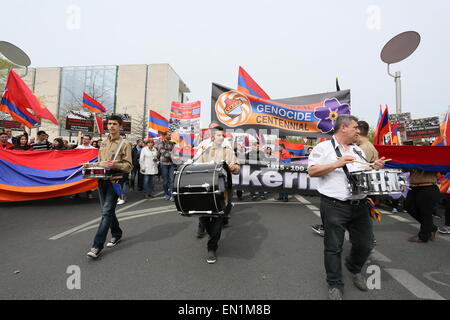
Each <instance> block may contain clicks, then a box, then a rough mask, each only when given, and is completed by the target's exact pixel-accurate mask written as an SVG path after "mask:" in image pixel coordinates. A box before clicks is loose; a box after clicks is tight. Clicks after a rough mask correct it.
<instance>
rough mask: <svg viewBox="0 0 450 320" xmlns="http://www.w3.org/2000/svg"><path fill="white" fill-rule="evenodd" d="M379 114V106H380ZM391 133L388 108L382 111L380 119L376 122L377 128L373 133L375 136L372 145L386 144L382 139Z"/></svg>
mask: <svg viewBox="0 0 450 320" xmlns="http://www.w3.org/2000/svg"><path fill="white" fill-rule="evenodd" d="M380 114H381V106H380ZM390 133H391V121H390V120H389V111H388V106H386V108H385V109H384V112H383V113H382V114H381V116H380V119H379V120H378V126H377V129H376V131H375V136H374V138H373V139H374V140H373V144H375V145H376V144H386V143H385V141H384V137H385V136H386V135H389V134H390Z"/></svg>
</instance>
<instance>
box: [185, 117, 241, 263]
mask: <svg viewBox="0 0 450 320" xmlns="http://www.w3.org/2000/svg"><path fill="white" fill-rule="evenodd" d="M210 130H211V141H212V142H213V144H212V145H211V146H210V147H209V148H207V149H205V150H204V151H203V152H201V153H199V154H197V155H196V156H195V157H194V159H193V160H194V161H195V162H196V163H217V164H219V163H222V162H226V164H227V165H228V168H229V170H230V172H231V173H232V174H239V172H240V165H239V161H238V159H237V158H236V154H235V153H234V151H233V150H232V149H231V148H230V147H225V146H223V145H222V144H223V141H224V137H225V136H224V134H225V132H224V129H223V128H222V127H220V126H217V127H215V128H212V129H210ZM231 195H232V193H231V190H227V192H225V198H226V200H225V201H226V202H227V208H226V209H225V211H226V212H225V215H228V214H229V212H230V211H231V207H232V205H231ZM199 219H200V223H201V224H202V225H203V226H204V227H205V229H206V232H208V234H209V236H210V239H209V241H208V257H207V260H206V262H208V263H215V262H216V261H217V256H216V251H217V248H218V245H217V244H218V242H219V239H220V235H221V232H222V225H223V219H224V217H222V216H220V217H201V218H199Z"/></svg>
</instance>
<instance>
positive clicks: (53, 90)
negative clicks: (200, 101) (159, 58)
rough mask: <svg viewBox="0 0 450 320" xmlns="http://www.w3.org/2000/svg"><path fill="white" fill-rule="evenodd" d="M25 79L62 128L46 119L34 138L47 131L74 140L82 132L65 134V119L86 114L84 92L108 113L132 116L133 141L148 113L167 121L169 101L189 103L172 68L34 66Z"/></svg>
mask: <svg viewBox="0 0 450 320" xmlns="http://www.w3.org/2000/svg"><path fill="white" fill-rule="evenodd" d="M18 73H19V74H23V73H24V72H23V70H19V71H18ZM23 80H24V81H25V82H26V83H27V85H28V86H29V87H30V88H31V90H32V91H33V92H34V93H35V95H36V96H37V97H38V98H39V99H40V100H41V101H42V102H43V103H44V105H45V106H46V107H47V108H48V109H49V110H50V111H51V112H52V113H53V115H54V116H55V117H56V118H57V119H58V121H59V124H60V125H59V126H56V125H54V124H53V123H52V122H50V121H47V120H42V122H41V124H40V126H39V127H36V128H33V129H32V132H31V134H32V136H35V134H36V133H37V130H45V131H46V132H47V133H48V134H49V136H50V138H56V137H59V136H62V137H65V138H69V137H70V138H71V140H74V139H76V137H77V135H78V133H77V132H69V131H66V128H65V122H66V115H67V112H68V111H70V110H75V111H87V110H83V108H82V100H83V92H86V93H87V94H88V95H90V96H91V97H92V98H94V99H95V100H97V101H99V102H100V103H101V104H102V105H103V106H104V107H105V108H106V109H107V113H108V114H110V113H118V114H128V115H129V116H130V117H131V134H129V135H128V137H129V139H130V140H131V139H137V138H141V137H142V135H143V133H144V131H145V128H146V126H147V121H148V112H149V110H154V111H156V112H158V113H160V114H161V115H163V116H164V117H166V118H169V117H170V105H171V102H172V101H177V102H187V101H188V98H187V93H189V92H190V91H189V88H188V87H187V86H186V84H185V83H184V82H183V80H182V79H181V78H180V77H179V76H178V74H177V73H176V72H175V71H174V70H173V68H172V67H171V66H170V65H169V64H150V65H146V64H138V65H118V66H115V65H112V66H84V67H81V66H80V67H57V68H30V69H29V70H28V74H27V75H26V76H25V77H23ZM97 135H98V134H97Z"/></svg>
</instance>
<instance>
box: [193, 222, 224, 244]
mask: <svg viewBox="0 0 450 320" xmlns="http://www.w3.org/2000/svg"><path fill="white" fill-rule="evenodd" d="M199 220H200V223H201V224H202V226H204V227H205V229H206V232H208V234H209V237H210V239H209V240H208V251H217V248H218V247H219V246H218V243H219V240H220V235H221V234H222V225H223V217H214V218H213V217H200V218H199Z"/></svg>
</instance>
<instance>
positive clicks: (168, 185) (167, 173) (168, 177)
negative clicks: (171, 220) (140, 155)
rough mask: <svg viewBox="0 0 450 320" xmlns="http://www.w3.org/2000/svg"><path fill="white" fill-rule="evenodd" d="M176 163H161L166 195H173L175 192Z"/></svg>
mask: <svg viewBox="0 0 450 320" xmlns="http://www.w3.org/2000/svg"><path fill="white" fill-rule="evenodd" d="M175 167H176V166H175V165H173V164H169V165H167V164H161V176H162V178H163V185H162V187H163V190H164V195H166V196H168V197H171V196H172V192H173V182H174V181H173V180H174V178H175V175H174V170H175Z"/></svg>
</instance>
